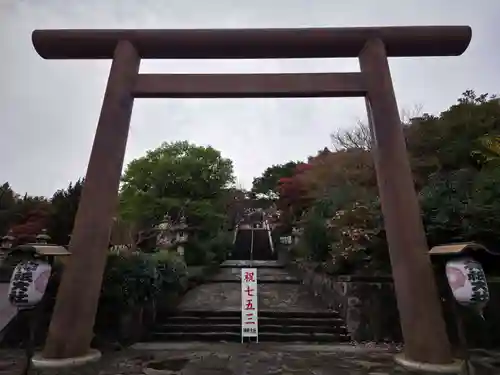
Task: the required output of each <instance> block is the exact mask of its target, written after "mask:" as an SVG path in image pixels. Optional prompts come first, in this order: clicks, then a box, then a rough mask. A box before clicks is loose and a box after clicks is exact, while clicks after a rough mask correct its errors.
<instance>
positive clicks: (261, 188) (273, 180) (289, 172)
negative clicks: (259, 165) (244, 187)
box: [252, 161, 300, 196]
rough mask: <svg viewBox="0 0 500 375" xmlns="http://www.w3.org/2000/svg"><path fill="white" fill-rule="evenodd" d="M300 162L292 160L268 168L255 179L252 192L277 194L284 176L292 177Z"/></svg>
mask: <svg viewBox="0 0 500 375" xmlns="http://www.w3.org/2000/svg"><path fill="white" fill-rule="evenodd" d="M298 164H300V163H299V162H295V161H290V162H288V163H285V164H275V165H273V166H271V167H269V168H267V169H266V170H265V171H264V173H263V174H262V176H260V177H256V178H254V180H253V184H252V192H253V193H256V194H264V195H270V196H275V195H276V194H277V193H278V190H277V189H278V182H279V181H280V179H282V178H289V177H292V176H293V175H294V173H295V169H296V167H297V165H298Z"/></svg>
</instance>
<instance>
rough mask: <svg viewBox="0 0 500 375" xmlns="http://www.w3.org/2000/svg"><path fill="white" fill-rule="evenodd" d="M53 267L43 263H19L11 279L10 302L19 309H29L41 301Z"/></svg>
mask: <svg viewBox="0 0 500 375" xmlns="http://www.w3.org/2000/svg"><path fill="white" fill-rule="evenodd" d="M51 270H52V267H51V266H50V264H48V263H46V262H43V261H39V260H36V261H28V262H21V263H19V264H18V265H17V266H16V268H15V269H14V272H13V273H12V277H11V279H10V286H9V292H8V296H9V302H10V303H11V304H12V305H13V306H16V307H17V308H18V309H29V308H31V307H34V306H35V305H36V304H37V303H38V302H40V301H41V299H42V297H43V295H44V294H45V289H46V288H47V284H48V282H49V278H50V273H51Z"/></svg>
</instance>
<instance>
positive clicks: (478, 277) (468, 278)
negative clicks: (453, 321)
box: [446, 258, 490, 312]
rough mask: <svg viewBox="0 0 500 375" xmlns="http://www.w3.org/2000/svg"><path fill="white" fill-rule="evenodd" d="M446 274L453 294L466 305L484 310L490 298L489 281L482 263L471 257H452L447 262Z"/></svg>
mask: <svg viewBox="0 0 500 375" xmlns="http://www.w3.org/2000/svg"><path fill="white" fill-rule="evenodd" d="M446 276H447V277H448V283H449V284H450V287H451V290H452V292H453V296H454V297H455V299H456V300H457V302H458V303H460V304H461V305H464V306H470V307H474V308H476V309H477V310H478V311H479V312H481V311H482V310H483V308H484V307H485V306H486V304H487V303H488V301H489V299H490V293H489V290H488V283H487V281H486V275H485V274H484V271H483V267H482V266H481V264H480V263H479V262H477V261H475V260H473V259H471V258H459V259H452V260H449V261H448V262H447V263H446Z"/></svg>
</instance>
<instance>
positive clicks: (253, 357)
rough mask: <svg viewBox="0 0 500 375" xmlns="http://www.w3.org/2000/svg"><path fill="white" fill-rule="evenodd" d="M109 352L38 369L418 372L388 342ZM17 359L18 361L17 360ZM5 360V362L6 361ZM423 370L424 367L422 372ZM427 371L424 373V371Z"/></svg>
mask: <svg viewBox="0 0 500 375" xmlns="http://www.w3.org/2000/svg"><path fill="white" fill-rule="evenodd" d="M148 345H149V347H147V348H146V347H142V348H140V347H139V348H136V349H127V350H124V351H121V352H116V353H110V354H105V355H104V356H103V358H102V360H101V361H100V362H97V363H95V364H92V365H87V366H84V367H78V368H73V369H66V370H43V371H40V370H34V371H32V374H33V375H35V374H36V375H139V374H143V370H144V369H145V368H147V367H149V366H152V367H155V368H157V369H165V370H170V372H167V374H168V373H169V374H171V375H174V374H177V375H327V374H328V375H414V374H415V373H413V372H410V371H407V370H405V369H403V368H401V367H399V366H397V365H395V363H394V362H393V359H392V358H393V353H394V352H393V351H392V350H390V349H388V348H382V347H378V348H373V347H372V348H367V347H350V346H324V345H307V346H301V345H283V344H281V345H280V344H251V345H249V346H248V345H246V344H202V343H184V344H180V343H175V344H174V343H171V344H161V345H160V344H157V345H158V346H157V347H156V350H155V348H154V346H152V345H153V344H148ZM0 358H1V360H0V375H4V374H5V375H7V374H9V375H13V374H19V370H20V369H21V366H22V353H20V352H13V351H9V352H6V351H0ZM495 361H496V363H497V366H498V365H500V354H494V353H489V355H488V356H484V357H482V358H476V360H475V362H476V363H480V364H481V366H480V367H479V365H477V366H476V369H475V375H495V374H498V373H500V367H496V368H495V367H494V366H495ZM16 362H17V364H16ZM2 366H3V367H2ZM418 374H420V375H422V373H418ZM423 375H425V374H423Z"/></svg>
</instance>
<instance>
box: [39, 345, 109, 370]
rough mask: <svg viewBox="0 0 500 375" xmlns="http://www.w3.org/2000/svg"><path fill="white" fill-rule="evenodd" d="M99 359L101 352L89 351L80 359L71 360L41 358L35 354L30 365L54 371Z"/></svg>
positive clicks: (40, 355)
mask: <svg viewBox="0 0 500 375" xmlns="http://www.w3.org/2000/svg"><path fill="white" fill-rule="evenodd" d="M100 358H101V352H100V351H99V350H96V349H90V350H89V352H88V353H87V354H85V355H82V356H80V357H73V358H60V359H58V358H43V356H42V354H41V353H39V354H35V355H34V356H33V359H32V360H31V363H32V365H33V367H34V368H37V369H56V368H67V367H77V366H83V365H85V364H87V363H91V362H97V361H98V360H99V359H100Z"/></svg>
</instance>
